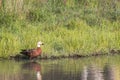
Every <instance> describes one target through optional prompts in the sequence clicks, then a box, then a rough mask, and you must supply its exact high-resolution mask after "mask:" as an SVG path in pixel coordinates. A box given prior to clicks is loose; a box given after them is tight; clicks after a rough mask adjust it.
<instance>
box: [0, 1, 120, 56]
mask: <svg viewBox="0 0 120 80" xmlns="http://www.w3.org/2000/svg"><path fill="white" fill-rule="evenodd" d="M18 3H19V4H18ZM119 5H120V2H119V0H116V1H113V0H106V1H105V0H98V1H95V0H91V1H89V0H86V1H84V0H80V1H79V0H63V1H62V0H57V1H55V0H46V1H43V0H10V1H7V0H3V1H2V7H1V9H0V57H9V56H10V55H16V54H19V52H20V50H21V49H25V48H34V47H36V43H37V41H39V40H41V41H43V42H44V43H45V45H44V46H42V49H43V54H42V56H43V57H44V56H47V57H51V56H60V55H65V56H69V55H74V54H82V55H86V54H92V53H94V52H99V51H101V52H108V51H109V50H110V49H113V48H114V49H120V26H119V25H120V14H119V13H120V11H119V10H120V6H119Z"/></svg>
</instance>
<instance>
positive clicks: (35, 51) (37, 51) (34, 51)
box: [20, 41, 43, 59]
mask: <svg viewBox="0 0 120 80" xmlns="http://www.w3.org/2000/svg"><path fill="white" fill-rule="evenodd" d="M41 45H43V43H42V42H41V41H39V42H38V43H37V48H36V49H27V50H22V51H21V52H20V54H23V55H24V56H27V57H29V59H33V58H36V57H38V56H39V55H41V53H42V49H41V47H40V46H41Z"/></svg>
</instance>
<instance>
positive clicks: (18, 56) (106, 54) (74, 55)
mask: <svg viewBox="0 0 120 80" xmlns="http://www.w3.org/2000/svg"><path fill="white" fill-rule="evenodd" d="M111 55H120V50H114V49H112V50H110V51H109V53H102V52H98V53H93V54H89V55H80V54H73V55H68V56H65V55H61V56H51V57H48V56H44V57H38V58H36V60H54V59H65V58H68V59H69V58H73V59H78V58H88V57H99V56H111ZM4 59H5V60H16V61H19V60H29V58H28V57H26V56H23V55H20V54H17V55H15V56H10V57H9V58H3V57H0V60H4ZM33 60H34V59H33Z"/></svg>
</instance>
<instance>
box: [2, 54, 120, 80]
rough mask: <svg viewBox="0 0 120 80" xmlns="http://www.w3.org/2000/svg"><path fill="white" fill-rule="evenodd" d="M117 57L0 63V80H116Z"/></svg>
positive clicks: (119, 65) (118, 72) (119, 68)
mask: <svg viewBox="0 0 120 80" xmlns="http://www.w3.org/2000/svg"><path fill="white" fill-rule="evenodd" d="M119 61H120V56H119V55H116V56H103V57H88V58H79V59H59V60H38V61H22V60H21V61H14V60H1V61H0V80H120V62H119Z"/></svg>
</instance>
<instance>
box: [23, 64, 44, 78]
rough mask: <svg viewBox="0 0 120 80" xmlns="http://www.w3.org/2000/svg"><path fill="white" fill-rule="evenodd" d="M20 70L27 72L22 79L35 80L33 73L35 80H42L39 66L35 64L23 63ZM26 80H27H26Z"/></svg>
mask: <svg viewBox="0 0 120 80" xmlns="http://www.w3.org/2000/svg"><path fill="white" fill-rule="evenodd" d="M22 68H23V69H25V70H27V71H26V72H27V73H25V74H24V75H25V76H24V78H30V79H32V80H36V79H35V75H34V76H33V73H34V74H36V78H37V80H42V76H41V65H40V64H39V63H37V62H28V63H24V64H23V65H22ZM27 80H28V79H27Z"/></svg>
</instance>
